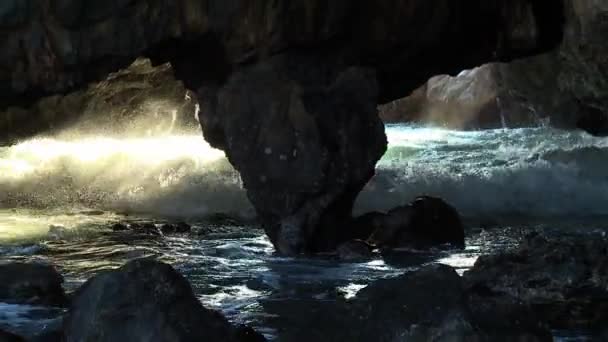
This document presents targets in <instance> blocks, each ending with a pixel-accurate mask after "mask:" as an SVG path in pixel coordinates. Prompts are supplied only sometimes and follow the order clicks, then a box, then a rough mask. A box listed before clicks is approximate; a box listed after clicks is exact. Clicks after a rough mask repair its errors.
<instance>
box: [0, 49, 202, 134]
mask: <svg viewBox="0 0 608 342" xmlns="http://www.w3.org/2000/svg"><path fill="white" fill-rule="evenodd" d="M192 96H193V95H189V94H188V92H187V90H186V89H185V88H184V85H183V84H182V83H181V82H179V81H177V80H175V77H174V76H173V70H172V68H171V66H170V65H169V64H163V65H160V66H157V67H152V65H151V64H150V61H149V60H147V59H143V58H140V59H138V60H136V61H135V62H134V63H133V64H132V65H131V66H129V67H128V68H126V69H123V70H120V71H118V72H115V73H112V74H110V75H108V76H107V77H106V78H105V79H104V80H103V81H100V82H97V83H92V84H90V85H88V86H87V87H86V88H84V89H80V90H78V91H75V92H72V93H69V94H65V95H61V94H60V95H52V96H48V97H45V98H42V99H41V100H39V101H38V102H36V103H34V104H31V105H28V106H26V107H18V106H11V107H8V108H6V109H5V110H3V111H1V112H0V144H3V143H7V142H10V141H14V140H16V139H19V138H23V137H28V136H31V135H34V134H38V133H45V132H47V131H54V132H57V131H61V132H62V134H63V135H65V136H66V137H67V138H71V136H72V135H77V136H80V135H86V134H93V135H104V136H117V137H120V136H124V135H126V134H128V135H129V136H147V135H155V136H158V135H163V134H169V133H175V132H183V131H189V132H197V131H198V129H199V128H198V122H197V121H196V120H195V117H194V114H195V106H196V99H193V98H192Z"/></svg>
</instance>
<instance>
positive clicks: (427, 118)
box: [380, 0, 608, 135]
mask: <svg viewBox="0 0 608 342" xmlns="http://www.w3.org/2000/svg"><path fill="white" fill-rule="evenodd" d="M564 6H565V11H564V14H565V34H564V38H563V41H562V43H561V46H560V47H559V49H557V50H556V51H553V52H550V53H547V54H544V55H541V56H536V57H530V58H525V59H520V60H517V61H514V62H511V63H508V64H505V63H493V64H489V65H484V66H482V67H480V68H478V69H474V70H469V71H466V72H463V73H462V74H460V75H459V76H458V77H449V76H447V75H444V76H439V77H434V78H431V79H430V80H429V81H428V82H427V83H426V84H425V85H424V86H423V87H420V88H419V89H417V90H415V91H414V92H413V93H412V94H411V95H410V96H408V97H407V98H404V99H401V100H398V101H395V102H393V103H390V104H387V105H385V106H382V107H381V108H380V113H381V116H382V117H383V119H384V120H385V121H387V122H403V121H418V122H432V123H436V124H440V125H446V126H449V127H453V128H496V127H502V126H503V125H506V126H507V127H519V126H530V125H537V124H538V123H539V122H540V121H541V119H544V118H547V119H548V120H542V121H543V122H550V123H551V124H553V125H555V126H558V127H566V128H576V127H578V128H581V129H584V130H586V131H588V132H589V133H591V134H596V135H606V134H608V92H607V91H606V89H608V84H607V82H608V81H606V80H607V79H608V71H606V68H605V66H606V65H607V64H608V59H607V57H606V56H607V55H608V43H607V42H608V39H606V38H607V37H608V20H607V19H606V18H607V17H608V5H606V3H604V2H601V1H585V0H581V1H579V0H565V1H564Z"/></svg>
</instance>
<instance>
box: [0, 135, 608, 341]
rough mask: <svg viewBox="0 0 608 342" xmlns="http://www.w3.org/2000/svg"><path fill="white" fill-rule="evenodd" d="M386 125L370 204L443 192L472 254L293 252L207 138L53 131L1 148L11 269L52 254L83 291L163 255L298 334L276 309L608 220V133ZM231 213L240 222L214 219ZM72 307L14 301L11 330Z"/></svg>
mask: <svg viewBox="0 0 608 342" xmlns="http://www.w3.org/2000/svg"><path fill="white" fill-rule="evenodd" d="M386 131H387V136H388V140H389V148H388V150H387V153H386V154H385V155H384V157H383V158H382V160H381V161H380V162H379V164H378V166H377V175H376V176H375V177H374V179H372V180H371V181H370V183H369V184H368V185H367V186H366V188H365V189H364V191H363V192H362V194H361V195H360V197H359V199H358V201H357V204H356V208H355V212H357V213H362V212H366V211H370V210H388V209H390V208H392V207H394V206H396V205H400V204H404V203H407V202H409V201H410V200H412V199H413V198H414V197H416V196H418V195H422V194H426V195H434V196H439V197H441V198H444V199H445V200H447V201H448V202H449V203H451V204H452V205H454V206H455V207H456V208H457V209H458V210H459V212H460V213H461V214H462V215H463V217H464V218H465V221H466V223H467V224H466V225H467V248H466V249H465V250H463V251H431V252H411V251H410V252H404V253H400V254H398V255H397V256H392V257H391V256H386V257H385V258H382V257H381V256H377V257H375V258H374V259H373V260H371V261H366V262H360V263H344V262H337V261H335V260H330V259H322V258H318V259H292V258H284V257H280V256H277V255H275V254H274V250H273V248H272V246H271V244H270V243H269V241H268V239H267V238H266V237H265V236H264V234H263V231H262V230H261V229H260V228H259V227H257V226H256V225H255V224H254V223H251V219H252V218H253V216H254V213H253V210H252V208H251V206H250V205H249V203H248V202H247V199H246V196H245V193H244V190H243V189H242V184H241V181H240V178H239V175H238V173H237V172H236V171H235V170H234V169H233V168H232V167H231V166H230V164H229V163H228V162H227V161H226V158H225V156H224V154H223V153H222V152H221V151H218V150H215V149H213V148H211V147H210V146H209V145H208V144H207V143H206V142H205V141H204V139H203V138H202V137H201V136H200V135H198V134H182V135H169V136H161V137H138V138H128V139H115V138H111V137H105V136H86V137H77V138H76V139H69V138H60V137H46V138H36V139H31V140H28V141H24V142H21V143H19V144H16V145H14V146H7V147H0V262H6V261H16V260H20V261H38V262H46V263H52V264H53V265H56V266H57V267H58V268H59V269H60V271H61V273H62V274H63V275H64V276H65V279H66V284H65V285H66V288H67V289H68V290H69V291H73V290H75V289H76V288H77V287H78V286H79V285H81V284H82V283H83V282H84V281H86V279H88V278H90V277H91V276H93V275H95V274H96V273H97V272H99V271H101V270H105V269H111V268H116V267H120V266H121V265H123V264H124V263H125V262H127V261H128V260H132V259H134V258H140V257H155V258H158V259H160V260H163V261H166V262H169V263H171V264H173V265H174V266H175V267H176V268H177V269H178V270H179V271H180V272H182V273H183V274H184V275H185V276H186V277H187V278H188V279H189V280H190V282H191V283H192V285H193V288H194V290H195V292H196V294H197V296H198V297H199V299H200V300H201V301H202V302H203V303H204V304H205V305H207V306H209V307H213V308H217V309H219V310H221V311H222V312H224V314H226V315H227V316H228V317H229V318H230V319H231V320H233V321H236V322H241V323H247V324H251V325H253V326H254V327H255V328H256V329H258V330H260V331H261V332H263V333H264V334H265V335H266V336H267V337H269V338H271V339H278V340H280V336H279V333H278V331H280V330H281V329H288V327H284V326H280V320H276V319H275V318H276V317H277V316H280V315H284V314H285V311H281V312H277V311H276V309H277V305H273V303H275V304H276V303H277V302H278V303H281V304H283V305H281V307H283V308H289V307H290V305H293V307H294V308H295V307H297V305H298V304H297V303H301V301H302V300H312V301H315V300H332V298H335V297H336V296H346V297H352V296H356V292H357V291H358V290H360V289H361V288H363V287H364V286H366V285H367V284H369V283H370V282H372V281H373V280H375V279H378V278H382V277H390V276H394V275H397V274H401V273H403V272H408V271H412V270H415V269H417V268H419V267H420V266H422V265H424V264H427V263H433V262H442V263H446V264H449V265H452V266H454V267H456V268H457V270H458V271H459V272H460V273H462V272H463V271H465V270H466V269H467V268H469V267H471V266H472V264H473V263H474V262H475V260H476V258H477V257H478V256H479V255H480V254H482V253H492V252H496V251H498V250H501V249H505V248H511V247H513V246H515V245H516V244H517V243H518V241H519V240H520V239H521V238H522V236H524V235H525V234H526V233H527V232H530V231H531V230H539V229H540V230H545V231H548V232H551V233H554V234H563V233H568V234H570V233H576V234H596V233H598V232H604V231H605V230H606V229H607V228H608V219H607V218H608V206H606V205H605V204H606V203H607V200H608V158H607V157H608V140H607V139H603V138H597V137H592V136H589V135H587V134H586V133H583V132H573V131H561V130H557V129H553V128H548V127H538V128H525V129H500V130H488V131H472V132H462V131H451V130H446V129H441V128H432V127H420V126H410V125H389V126H387V128H386ZM218 212H221V213H226V214H227V215H228V216H229V217H232V218H235V219H236V220H227V221H226V220H225V221H222V222H218V221H217V220H210V219H209V215H211V214H214V213H218ZM123 220H135V221H137V220H143V221H149V220H152V221H155V222H162V221H163V220H169V221H173V220H180V221H182V220H183V221H187V222H189V223H190V224H192V225H193V233H191V234H186V235H172V236H161V237H151V236H144V235H137V234H133V233H128V232H127V233H113V232H111V230H110V229H109V228H110V226H111V224H112V223H114V222H118V221H123ZM287 311H289V309H287ZM60 315H61V311H60V310H50V309H45V308H38V307H30V306H21V305H8V304H2V303H0V328H4V329H8V330H12V331H15V332H18V333H20V334H23V335H26V336H32V335H35V334H37V333H39V332H40V331H44V330H45V329H50V328H52V327H53V326H54V325H56V324H59V317H60ZM278 322H279V323H278ZM569 336H570V337H569ZM570 338H573V339H579V338H581V337H580V334H578V333H577V334H574V336H572V334H571V332H567V333H565V334H564V335H563V336H562V338H561V339H562V340H570Z"/></svg>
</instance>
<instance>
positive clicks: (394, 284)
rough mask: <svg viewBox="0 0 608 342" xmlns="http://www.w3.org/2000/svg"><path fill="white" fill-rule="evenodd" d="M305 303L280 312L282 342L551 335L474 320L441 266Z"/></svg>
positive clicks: (458, 285) (454, 279)
mask: <svg viewBox="0 0 608 342" xmlns="http://www.w3.org/2000/svg"><path fill="white" fill-rule="evenodd" d="M264 305H265V306H266V307H267V310H269V311H270V312H272V309H275V310H281V308H273V307H272V308H271V306H272V303H265V304H264ZM305 307H306V310H302V311H305V312H306V315H304V316H303V317H302V316H301V315H298V314H297V313H293V310H292V311H291V312H281V313H280V314H279V315H280V316H281V318H282V319H283V320H288V324H293V325H290V329H289V330H287V331H285V332H284V333H283V334H279V338H280V339H281V341H551V340H552V339H551V335H550V333H549V332H548V331H547V330H546V328H544V327H543V326H542V325H540V324H539V323H538V322H535V324H533V323H532V322H529V323H530V324H528V325H525V324H521V323H517V322H515V321H504V322H502V324H503V326H502V327H498V326H497V325H491V326H486V325H484V324H480V322H477V321H475V320H474V319H473V316H472V315H471V308H469V307H468V302H467V298H466V294H465V292H464V289H463V284H462V280H461V278H460V277H459V276H458V274H457V273H456V272H455V271H454V270H453V269H452V268H450V267H448V266H444V265H433V266H428V267H425V268H423V269H422V270H419V271H416V272H413V273H410V274H405V275H402V276H399V277H396V278H392V279H382V280H377V281H375V282H373V283H372V284H370V285H369V286H368V287H366V288H364V289H362V290H361V291H360V292H359V293H358V294H357V297H355V298H354V299H353V300H351V301H338V302H337V303H336V302H330V303H323V302H321V303H319V302H317V303H307V305H305ZM527 320H528V319H527V318H526V317H522V318H521V319H520V321H522V322H523V321H527ZM530 320H531V319H530ZM284 323H285V322H284ZM310 327H314V329H311V328H310Z"/></svg>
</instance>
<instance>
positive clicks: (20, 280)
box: [0, 263, 68, 307]
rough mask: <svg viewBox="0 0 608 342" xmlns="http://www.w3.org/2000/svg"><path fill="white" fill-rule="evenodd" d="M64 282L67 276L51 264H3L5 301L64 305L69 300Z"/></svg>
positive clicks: (0, 287) (0, 292)
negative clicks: (62, 274) (64, 277)
mask: <svg viewBox="0 0 608 342" xmlns="http://www.w3.org/2000/svg"><path fill="white" fill-rule="evenodd" d="M62 283H63V277H62V276H61V275H60V274H59V273H58V272H57V271H56V270H55V268H54V267H53V266H50V265H43V264H34V263H27V264H26V263H11V264H4V265H0V301H3V302H7V303H14V304H32V305H48V306H59V307H61V306H64V305H66V304H67V302H68V299H67V297H66V295H65V292H64V290H63V287H62V286H61V284H62Z"/></svg>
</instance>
